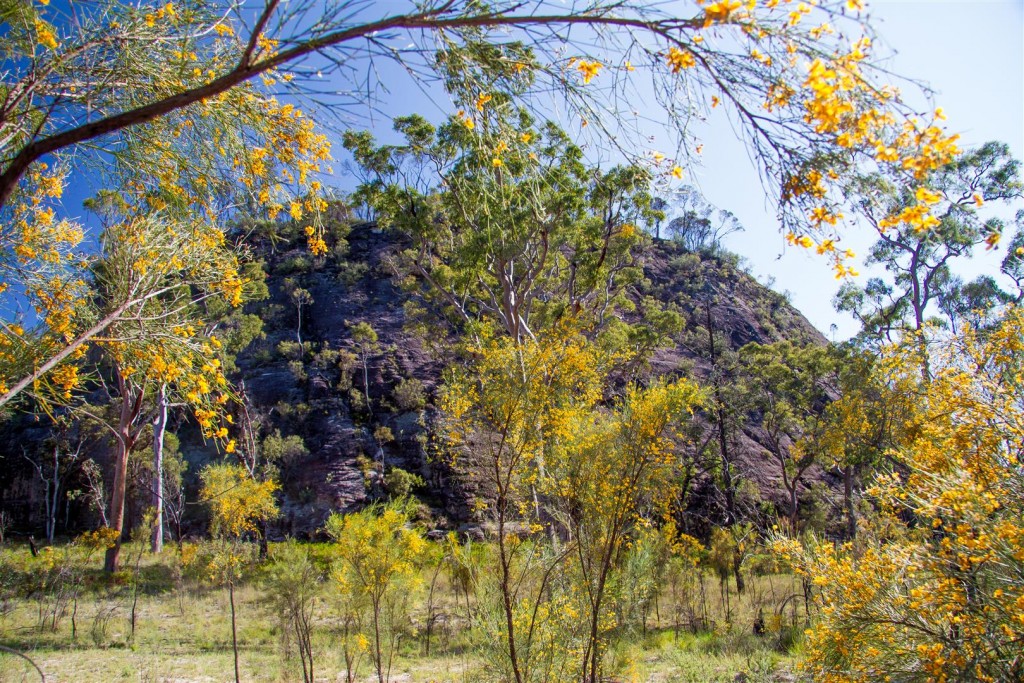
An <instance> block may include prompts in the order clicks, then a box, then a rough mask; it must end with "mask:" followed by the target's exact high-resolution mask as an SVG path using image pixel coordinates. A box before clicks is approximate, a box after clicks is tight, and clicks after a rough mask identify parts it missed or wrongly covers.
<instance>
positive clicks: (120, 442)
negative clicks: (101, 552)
mask: <svg viewBox="0 0 1024 683" xmlns="http://www.w3.org/2000/svg"><path fill="white" fill-rule="evenodd" d="M126 439H127V436H126V435H124V434H120V435H118V439H117V453H116V454H115V456H114V487H113V490H112V491H111V493H110V528H111V529H113V530H114V531H116V532H117V538H116V539H115V540H114V545H112V546H110V547H109V548H107V554H106V557H105V558H104V561H103V571H105V572H107V573H108V574H112V573H114V572H116V571H117V570H118V569H119V567H120V561H121V534H122V533H123V531H124V497H125V488H126V486H127V482H126V479H127V476H128V444H127V442H126Z"/></svg>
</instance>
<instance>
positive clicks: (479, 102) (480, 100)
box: [476, 93, 492, 111]
mask: <svg viewBox="0 0 1024 683" xmlns="http://www.w3.org/2000/svg"><path fill="white" fill-rule="evenodd" d="M491 99H492V97H491V96H490V95H488V94H487V93H480V94H479V95H477V98H476V110H477V111H483V110H484V105H485V104H487V103H488V102H490V101H491Z"/></svg>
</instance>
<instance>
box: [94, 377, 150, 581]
mask: <svg viewBox="0 0 1024 683" xmlns="http://www.w3.org/2000/svg"><path fill="white" fill-rule="evenodd" d="M115 371H116V373H117V384H118V393H119V394H120V396H121V408H120V416H119V417H118V424H117V439H116V442H117V452H116V454H115V456H114V459H115V460H114V489H113V491H111V493H110V528H111V529H113V530H114V531H116V532H117V538H116V540H115V541H114V545H113V546H111V547H110V548H107V555H106V557H105V558H104V562H103V570H104V571H106V572H107V573H113V572H116V571H117V570H118V566H119V564H120V558H121V537H122V535H123V533H124V499H125V489H126V487H127V485H128V454H129V453H131V452H132V448H133V447H134V446H135V440H136V439H137V438H138V436H139V434H138V431H136V430H133V429H132V425H133V424H134V423H135V421H136V420H137V419H138V417H139V414H140V413H141V412H142V401H143V398H144V396H145V391H144V388H143V387H136V386H135V385H133V384H131V383H130V382H128V381H127V379H126V378H125V376H124V374H123V373H122V372H121V368H120V367H117V366H115Z"/></svg>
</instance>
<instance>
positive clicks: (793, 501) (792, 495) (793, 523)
mask: <svg viewBox="0 0 1024 683" xmlns="http://www.w3.org/2000/svg"><path fill="white" fill-rule="evenodd" d="M796 486H797V484H796V481H795V480H794V481H793V486H792V487H790V489H789V528H790V530H791V531H792V533H793V538H796V537H797V528H796V527H797V503H798V501H797V495H796V492H797V488H796Z"/></svg>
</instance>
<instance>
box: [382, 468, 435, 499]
mask: <svg viewBox="0 0 1024 683" xmlns="http://www.w3.org/2000/svg"><path fill="white" fill-rule="evenodd" d="M426 485H427V482H425V481H423V477H421V476H420V475H418V474H413V473H412V472H406V471H405V470H403V469H402V468H400V467H389V468H388V471H387V473H386V474H385V475H384V490H385V491H387V493H388V496H389V497H390V498H392V499H403V498H407V497H408V496H409V494H411V493H412V492H413V489H418V488H422V487H423V486H426Z"/></svg>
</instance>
